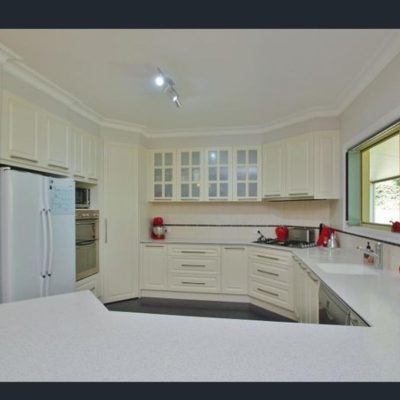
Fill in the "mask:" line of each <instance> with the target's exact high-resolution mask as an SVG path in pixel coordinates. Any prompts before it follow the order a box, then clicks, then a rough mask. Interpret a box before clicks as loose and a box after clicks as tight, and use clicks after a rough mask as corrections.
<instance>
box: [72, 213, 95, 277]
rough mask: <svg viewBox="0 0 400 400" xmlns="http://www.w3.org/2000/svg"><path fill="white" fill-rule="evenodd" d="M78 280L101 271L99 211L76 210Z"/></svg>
mask: <svg viewBox="0 0 400 400" xmlns="http://www.w3.org/2000/svg"><path fill="white" fill-rule="evenodd" d="M75 216H76V217H75V220H76V280H77V281H79V280H81V279H83V278H87V277H88V276H91V275H94V274H97V273H98V272H99V212H98V210H76V214H75Z"/></svg>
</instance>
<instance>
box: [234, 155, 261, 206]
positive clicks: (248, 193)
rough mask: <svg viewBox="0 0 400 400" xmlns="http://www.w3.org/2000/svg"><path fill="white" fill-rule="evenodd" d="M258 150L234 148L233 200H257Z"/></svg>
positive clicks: (259, 162)
mask: <svg viewBox="0 0 400 400" xmlns="http://www.w3.org/2000/svg"><path fill="white" fill-rule="evenodd" d="M260 171H261V160H260V148H259V147H251V148H250V147H248V148H235V150H234V200H259V199H261V193H260Z"/></svg>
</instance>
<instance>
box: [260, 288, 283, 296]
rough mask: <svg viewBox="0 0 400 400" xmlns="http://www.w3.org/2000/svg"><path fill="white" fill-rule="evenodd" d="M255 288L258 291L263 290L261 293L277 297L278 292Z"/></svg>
mask: <svg viewBox="0 0 400 400" xmlns="http://www.w3.org/2000/svg"><path fill="white" fill-rule="evenodd" d="M257 290H258V291H259V292H263V293H266V294H271V295H272V296H275V297H279V294H278V293H274V292H270V291H268V290H264V289H261V288H259V287H258V288H257Z"/></svg>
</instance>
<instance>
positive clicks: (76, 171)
mask: <svg viewBox="0 0 400 400" xmlns="http://www.w3.org/2000/svg"><path fill="white" fill-rule="evenodd" d="M71 144H72V159H71V169H72V173H73V176H74V178H77V179H83V178H85V170H84V133H83V132H82V131H81V130H79V129H77V128H75V127H71Z"/></svg>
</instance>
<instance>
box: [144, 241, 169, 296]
mask: <svg viewBox="0 0 400 400" xmlns="http://www.w3.org/2000/svg"><path fill="white" fill-rule="evenodd" d="M167 272H168V267H167V246H166V245H164V244H162V243H160V244H158V243H151V244H150V243H149V244H142V245H141V254H140V276H141V278H140V288H141V289H150V290H166V289H167Z"/></svg>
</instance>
